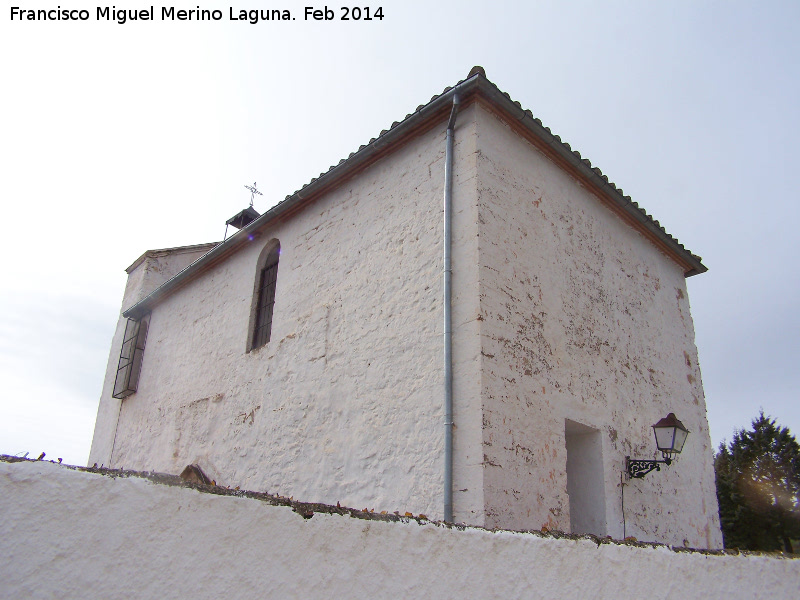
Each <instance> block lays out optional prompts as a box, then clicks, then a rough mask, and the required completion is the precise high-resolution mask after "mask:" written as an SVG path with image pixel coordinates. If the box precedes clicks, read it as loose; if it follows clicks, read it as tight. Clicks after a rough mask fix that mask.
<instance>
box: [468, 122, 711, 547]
mask: <svg viewBox="0 0 800 600" xmlns="http://www.w3.org/2000/svg"><path fill="white" fill-rule="evenodd" d="M478 136H479V142H478V147H479V149H480V153H479V158H478V180H479V191H478V196H479V199H478V202H479V221H480V223H481V226H480V243H479V248H480V250H479V251H480V303H481V307H480V310H481V318H482V329H481V340H482V349H481V354H482V361H483V380H482V381H483V388H482V393H483V397H484V400H483V405H484V415H483V436H484V448H485V449H484V454H485V459H484V465H485V469H486V486H485V494H486V515H487V521H486V525H487V526H488V527H504V528H511V529H531V528H533V529H539V528H548V529H550V528H552V529H560V530H569V524H570V516H569V497H568V495H567V489H566V469H565V465H566V449H565V442H564V420H565V419H570V420H573V421H575V422H578V423H583V424H585V425H588V426H590V427H593V428H596V429H601V430H604V431H606V432H607V435H605V436H603V460H604V473H605V490H606V506H607V508H606V517H607V525H608V531H609V533H611V534H612V535H615V536H617V537H621V536H622V514H621V495H620V489H619V485H620V472H621V471H622V470H623V468H624V457H625V456H626V455H631V456H633V457H638V458H648V457H650V456H652V454H653V450H654V445H653V437H652V430H651V429H650V425H652V424H653V423H654V422H655V421H657V420H658V419H659V418H661V417H663V416H665V415H666V414H667V412H675V413H676V414H678V415H679V417H680V418H681V419H682V420H683V422H684V423H687V424H690V425H688V427H689V429H690V430H691V432H692V434H691V436H690V438H689V444H687V448H686V450H685V451H684V455H686V456H684V457H683V460H680V461H679V462H678V463H677V464H674V465H673V467H671V468H669V469H665V470H663V471H662V472H660V473H657V474H655V475H651V476H649V477H648V478H646V479H645V480H643V481H636V482H631V483H630V484H628V486H627V488H626V498H625V503H626V506H625V513H626V514H625V519H626V532H627V533H628V534H629V535H634V536H636V537H638V538H639V539H645V540H659V541H664V542H668V543H675V544H681V543H683V541H684V540H687V543H688V544H690V545H694V546H702V547H711V548H715V547H721V545H722V538H721V534H720V532H719V519H718V514H717V503H716V496H715V493H714V475H713V466H712V464H711V460H712V451H711V449H710V447H709V446H710V440H709V435H708V427H707V419H706V413H705V402H704V400H703V393H702V385H701V380H700V372H699V368H698V366H697V350H696V348H695V345H694V330H693V326H692V320H691V315H690V313H689V307H688V300H687V299H686V298H687V296H686V293H685V280H684V277H683V274H682V272H681V271H680V269H679V268H678V267H677V266H676V265H675V264H674V263H672V262H671V261H670V260H669V259H668V258H666V257H665V256H664V255H663V254H661V253H660V252H659V251H658V250H657V249H656V248H655V247H653V246H652V245H651V244H650V243H649V242H647V241H646V240H645V239H644V238H643V237H642V236H641V235H640V234H639V233H637V232H635V231H634V230H633V229H631V228H630V227H629V226H627V225H626V224H624V223H623V222H622V221H621V220H619V219H618V218H617V217H616V216H615V215H614V214H613V213H611V212H610V211H609V210H608V209H607V208H605V207H604V206H602V205H601V204H600V202H599V200H598V199H597V198H596V197H595V196H593V195H592V194H591V193H589V192H588V191H587V190H586V189H585V188H583V187H582V186H581V185H579V184H578V183H577V182H576V181H574V180H573V179H571V178H570V177H569V176H567V175H566V174H565V173H564V172H563V171H561V170H560V169H559V168H558V167H556V166H555V165H554V164H553V163H551V162H550V161H549V160H548V159H547V158H545V157H544V156H543V155H542V154H541V153H540V152H539V151H538V150H536V149H535V148H533V147H532V146H530V145H529V144H528V143H527V142H525V141H523V140H522V139H521V138H519V137H518V136H516V135H515V134H514V133H512V132H511V130H510V129H509V128H508V127H507V126H506V125H505V124H504V123H502V122H501V121H500V120H499V119H497V118H496V117H495V116H494V115H492V114H490V113H488V112H485V111H483V110H481V111H479V112H478ZM690 481H691V482H692V483H691V484H690V485H689V483H688V482H690Z"/></svg>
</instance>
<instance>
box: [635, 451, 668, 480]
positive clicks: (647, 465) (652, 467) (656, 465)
mask: <svg viewBox="0 0 800 600" xmlns="http://www.w3.org/2000/svg"><path fill="white" fill-rule="evenodd" d="M662 464H664V465H667V466H669V465H671V464H672V459H671V458H669V457H668V456H667V457H665V458H664V460H655V459H653V460H637V459H633V458H631V457H630V456H626V457H625V470H626V471H627V473H628V477H629V478H631V479H644V476H645V475H647V474H648V473H649V472H650V471H660V470H661V465H662Z"/></svg>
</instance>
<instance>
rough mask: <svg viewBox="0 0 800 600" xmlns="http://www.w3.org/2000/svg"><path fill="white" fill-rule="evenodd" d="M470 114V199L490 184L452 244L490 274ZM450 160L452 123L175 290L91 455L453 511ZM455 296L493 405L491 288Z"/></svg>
mask: <svg viewBox="0 0 800 600" xmlns="http://www.w3.org/2000/svg"><path fill="white" fill-rule="evenodd" d="M465 114H467V113H465ZM467 117H468V114H467ZM471 122H472V121H471V120H470V119H469V118H465V119H464V120H463V126H462V127H460V131H459V139H458V142H457V144H456V163H457V164H456V173H457V175H456V197H455V201H456V202H457V203H459V206H460V205H462V204H464V202H461V201H460V199H461V197H462V196H464V195H467V196H468V195H469V193H470V190H472V192H471V193H472V197H473V199H472V200H471V201H469V202H467V203H466V207H467V208H466V209H465V210H462V209H460V208H458V209H457V214H456V217H455V218H456V222H457V230H458V231H459V233H458V234H457V236H456V240H455V244H454V256H453V260H454V265H455V267H456V268H459V269H461V270H462V271H463V273H464V274H465V275H462V274H460V275H459V277H464V276H467V277H468V276H469V275H466V274H469V273H470V272H472V275H471V279H472V281H473V282H477V260H476V257H477V241H476V236H475V235H467V233H466V232H467V230H468V226H469V223H470V222H471V226H472V228H473V230H474V229H475V218H474V215H473V214H471V213H474V210H472V211H471V210H470V208H471V207H472V208H474V206H475V202H474V195H475V194H474V190H475V183H474V180H475V158H474V135H470V133H469V131H470V129H471V128H472V129H474V124H472V125H471ZM443 163H444V123H442V124H441V127H437V128H435V129H434V130H431V131H429V132H428V133H425V134H423V135H421V136H419V137H417V138H415V139H414V140H412V141H411V142H410V143H408V144H406V145H404V146H402V147H401V148H399V149H398V150H397V151H396V152H394V153H392V154H391V155H389V156H387V157H385V158H383V159H381V160H379V161H378V162H376V163H375V164H373V165H372V166H370V167H368V168H367V169H366V170H364V171H362V172H360V173H359V174H358V175H356V176H354V177H352V178H351V179H349V180H347V181H345V182H344V183H342V184H341V185H340V186H339V187H338V188H336V189H334V190H333V191H331V192H329V193H327V194H325V195H324V196H322V197H320V198H319V199H317V200H315V201H314V202H313V203H312V204H311V205H310V206H306V207H305V208H304V209H303V210H302V211H300V212H297V213H295V214H294V215H292V216H291V217H290V218H286V219H279V220H277V221H275V222H273V223H271V224H270V225H268V226H267V228H265V229H263V230H262V231H261V234H260V236H258V237H257V238H256V239H255V240H254V241H253V242H252V243H251V245H250V246H248V247H246V248H245V249H243V250H240V251H238V252H237V253H235V254H234V255H232V256H230V257H229V258H227V259H226V260H225V261H224V262H222V263H219V264H217V265H216V266H214V267H212V268H211V269H210V270H208V271H207V272H205V273H204V274H203V275H202V276H201V277H199V278H197V279H195V280H194V281H192V282H191V283H189V284H188V285H186V286H185V287H183V288H181V289H180V290H179V291H177V292H176V293H174V294H173V295H171V296H169V297H168V298H167V299H166V300H164V301H162V302H161V303H159V304H158V305H157V306H156V307H155V308H154V310H153V312H152V317H151V322H150V329H149V334H148V340H147V348H146V350H145V353H144V362H143V367H142V375H141V379H140V381H139V388H138V391H137V393H136V394H134V395H132V396H130V397H129V398H127V399H125V400H124V401H123V403H122V407H121V410H119V404H118V403H116V401H113V400H112V399H110V396H109V395H108V393H104V396H103V400H102V401H101V404H105V405H107V406H108V407H110V408H109V409H108V410H106V411H105V412H107V413H109V414H111V413H113V408H114V407H115V406H116V407H117V412H118V413H119V420H118V423H117V424H116V425H115V427H114V431H113V432H112V433H114V435H110V433H109V432H110V431H111V430H110V429H109V427H108V423H110V422H111V420H110V419H109V420H107V421H104V424H103V427H105V428H106V429H105V431H106V438H110V439H112V440H113V439H115V441H113V453H112V452H111V451H110V447H109V445H108V444H106V445H99V444H97V443H96V444H95V446H96V448H93V451H92V454H91V458H90V464H92V463H94V462H97V463H98V464H105V465H110V466H124V467H126V468H135V469H142V470H144V469H148V470H149V469H152V470H158V471H163V472H168V473H176V474H177V473H180V472H181V471H182V470H183V468H184V467H185V466H186V465H187V464H190V463H197V464H199V465H200V466H201V467H202V468H203V469H204V471H205V472H206V473H207V474H208V475H209V476H210V477H211V478H212V479H214V480H216V481H217V482H218V483H220V484H223V485H230V486H232V487H234V486H240V487H242V488H243V489H245V488H246V489H255V490H270V491H272V492H274V493H280V494H283V495H285V496H295V497H303V498H305V499H307V500H308V501H325V502H328V503H334V504H335V503H336V502H337V501H339V502H341V503H343V504H348V505H351V506H359V507H369V508H375V509H377V510H390V511H394V510H401V511H403V512H404V511H406V510H410V511H413V512H415V513H423V514H427V515H429V516H431V517H432V518H435V517H441V515H442V507H443V500H442V497H443V481H442V478H443V402H444V400H443V383H442V382H443V374H442V372H443V367H442V285H441V280H442V272H441V270H442V245H441V239H442V188H443V184H444V165H443ZM465 185H466V190H467V191H466V192H463V191H462V190H463V189H464V187H465ZM274 240H278V241H279V242H280V245H281V254H280V263H279V267H278V278H277V293H276V302H275V309H274V316H273V329H272V336H271V341H270V342H269V343H268V344H267V345H266V346H265V347H262V348H260V349H256V350H254V351H252V352H249V353H248V352H247V351H246V350H247V340H248V336H249V335H250V334H249V332H248V322H249V319H250V314H251V307H252V302H253V289H254V282H255V279H256V277H257V276H258V274H257V272H256V271H257V268H256V263H257V260H258V257H259V255H260V253H261V252H262V249H263V248H264V247H265V245H267V244H270V243H272V242H273V241H274ZM471 289H474V284H473V286H472V288H471ZM454 304H455V313H456V319H457V321H456V322H455V328H456V333H455V336H456V338H455V346H456V348H457V351H456V354H455V362H456V368H457V369H458V370H459V371H460V372H463V373H465V375H464V382H462V383H460V384H459V385H460V386H461V388H462V397H464V398H466V397H467V395H468V394H472V397H473V398H474V401H473V402H472V405H473V407H474V408H473V410H477V409H478V406H479V388H478V386H477V385H474V384H473V383H472V382H471V380H470V378H472V380H475V381H476V375H475V374H474V371H475V366H476V365H477V359H478V352H479V351H478V344H477V331H476V330H475V328H474V327H473V329H472V330H470V329H469V325H468V324H469V322H470V320H472V321H474V320H475V318H476V316H477V299H476V298H475V297H474V294H466V292H465V291H464V290H460V289H456V291H455V294H454ZM465 336H471V341H470V340H465V339H464V337H465ZM119 343H120V341H119V340H115V346H116V348H117V350H116V353H117V355H118V352H119V350H118V348H119ZM470 345H471V346H472V349H471V350H470ZM114 353H115V352H114V350H113V349H112V352H111V354H112V358H113V355H114ZM112 362H113V361H112ZM113 369H116V363H114V365H113ZM465 386H466V387H467V388H468V389H466V390H465V389H464V388H465ZM462 406H463V405H462ZM101 411H103V408H102V407H101ZM462 415H463V410H462ZM115 416H116V415H115ZM473 421H475V422H476V423H477V421H476V419H474V418H473ZM98 427H100V424H99V423H98ZM459 435H460V432H459ZM479 435H480V434H479V430H478V429H477V428H476V429H475V432H474V434H473V437H475V438H476V439H479ZM476 436H477V437H476ZM97 437H98V434H96V438H97ZM101 437H102V436H101ZM459 440H460V442H459V443H460V444H461V446H460V447H462V448H463V447H464V436H461V437H460V438H459ZM472 463H473V470H474V468H475V465H479V464H480V459H479V458H478V457H472ZM464 472H465V471H464V469H459V473H464ZM467 472H468V470H467ZM472 493H473V494H477V495H478V497H479V496H480V486H479V485H477V486H473V487H472ZM473 504H475V505H476V506H477V507H478V510H480V506H481V500H480V499H479V500H476V501H474V502H473Z"/></svg>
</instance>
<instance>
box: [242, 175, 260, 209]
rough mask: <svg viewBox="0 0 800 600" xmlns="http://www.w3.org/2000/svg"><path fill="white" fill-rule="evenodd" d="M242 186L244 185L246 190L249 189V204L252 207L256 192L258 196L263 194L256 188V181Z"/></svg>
mask: <svg viewBox="0 0 800 600" xmlns="http://www.w3.org/2000/svg"><path fill="white" fill-rule="evenodd" d="M244 187H246V188H247V189H248V190H250V206H251V207H252V206H253V198H255V196H256V194H258V195H259V196H263V195H264V194H262V193H261V192H259V191H258V190H257V189H256V182H255V181H254V182H253V185H246V186H244Z"/></svg>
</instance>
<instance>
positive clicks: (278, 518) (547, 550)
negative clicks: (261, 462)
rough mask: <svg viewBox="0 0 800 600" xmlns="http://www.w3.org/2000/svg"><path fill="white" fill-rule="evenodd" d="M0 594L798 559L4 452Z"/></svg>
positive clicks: (329, 593) (731, 569)
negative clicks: (357, 506)
mask: <svg viewBox="0 0 800 600" xmlns="http://www.w3.org/2000/svg"><path fill="white" fill-rule="evenodd" d="M0 502H2V505H3V510H2V512H0V553H2V555H3V557H4V559H3V560H2V561H0V596H2V597H3V598H8V599H9V600H23V599H24V600H37V599H40V598H64V599H72V598H76V599H77V598H81V599H83V598H105V599H109V600H113V599H115V598H125V599H129V598H197V599H202V598H253V597H258V598H306V599H309V600H313V599H315V598H320V599H323V598H324V599H325V600H327V599H329V598H369V599H371V600H373V599H380V598H391V599H394V598H425V599H428V598H443V599H444V598H485V599H487V600H488V599H492V598H498V599H500V598H502V599H507V598H548V599H553V598H614V599H615V600H622V599H626V598H636V599H638V598H643V597H647V598H653V599H654V600H656V599H659V598H675V597H686V598H731V599H735V598H760V597H770V598H792V597H795V596H796V594H797V590H798V588H800V561H798V560H790V559H785V558H781V557H779V556H769V555H757V556H756V555H751V556H743V555H738V556H734V555H724V554H717V555H709V554H701V553H694V552H686V551H673V550H670V549H669V548H667V547H664V546H660V547H635V546H630V545H618V544H613V543H604V544H600V545H598V544H597V543H596V542H595V541H593V540H591V539H555V538H548V537H541V536H537V535H534V534H519V533H510V532H489V531H485V530H480V529H466V530H457V529H446V528H443V527H439V526H437V525H434V524H432V523H427V524H419V523H418V522H417V521H415V520H409V521H407V522H402V521H401V522H384V521H376V520H365V519H361V518H353V517H351V516H347V515H345V516H342V515H338V514H325V513H320V512H317V513H315V514H314V515H313V517H311V518H309V519H305V518H303V517H301V516H300V515H299V514H298V513H296V512H293V511H292V509H291V508H289V507H283V506H273V505H270V504H268V503H267V502H264V501H260V500H254V499H249V498H237V497H231V496H220V495H215V494H211V493H201V492H199V491H196V490H194V489H189V488H185V487H174V486H171V485H163V484H156V483H152V482H151V481H148V480H146V479H141V478H138V477H116V478H114V477H110V476H107V475H100V474H97V473H89V472H78V471H73V470H70V469H67V468H66V467H63V466H59V465H54V464H51V463H46V462H32V461H31V462H22V463H13V464H9V463H7V462H2V461H0Z"/></svg>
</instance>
